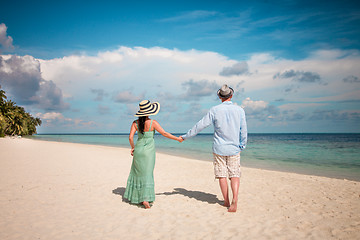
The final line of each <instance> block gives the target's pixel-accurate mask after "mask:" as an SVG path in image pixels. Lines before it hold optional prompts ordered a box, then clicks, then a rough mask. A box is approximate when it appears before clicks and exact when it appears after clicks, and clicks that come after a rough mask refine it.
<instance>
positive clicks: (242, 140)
mask: <svg viewBox="0 0 360 240" xmlns="http://www.w3.org/2000/svg"><path fill="white" fill-rule="evenodd" d="M233 94H234V90H233V89H232V88H231V87H228V86H227V85H226V84H225V85H223V86H222V87H221V88H220V89H219V90H218V92H217V95H218V96H219V98H220V99H221V101H222V103H221V104H220V105H217V106H214V107H212V108H211V109H210V110H209V112H208V113H207V114H206V115H205V116H204V117H203V118H202V119H201V120H200V121H199V122H198V123H197V124H195V126H194V127H193V128H192V129H190V130H189V131H188V132H187V133H186V134H185V135H183V136H181V137H182V138H183V139H184V140H185V139H187V138H190V137H194V136H195V135H197V134H198V133H199V132H201V131H202V130H203V129H204V128H206V127H208V126H209V125H211V124H213V125H214V142H213V156H214V172H215V177H216V178H217V179H219V184H220V189H221V192H222V194H223V197H224V206H225V207H228V208H229V209H228V211H229V212H236V210H237V201H238V193H239V186H240V175H241V172H240V152H241V151H242V150H243V149H244V148H245V146H246V142H247V126H246V119H245V112H244V110H243V109H242V108H241V107H240V106H237V105H234V104H233V103H232V102H231V98H232V96H233ZM227 177H229V178H230V182H231V190H232V193H233V198H232V202H231V204H230V201H229V193H228V183H227V179H226V178H227Z"/></svg>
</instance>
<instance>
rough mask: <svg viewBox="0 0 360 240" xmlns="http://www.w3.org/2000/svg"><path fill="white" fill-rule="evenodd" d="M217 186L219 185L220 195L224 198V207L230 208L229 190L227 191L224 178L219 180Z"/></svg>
mask: <svg viewBox="0 0 360 240" xmlns="http://www.w3.org/2000/svg"><path fill="white" fill-rule="evenodd" d="M219 184H220V189H221V193H222V195H223V197H224V206H225V207H230V201H229V190H228V183H227V180H226V178H224V177H221V178H219Z"/></svg>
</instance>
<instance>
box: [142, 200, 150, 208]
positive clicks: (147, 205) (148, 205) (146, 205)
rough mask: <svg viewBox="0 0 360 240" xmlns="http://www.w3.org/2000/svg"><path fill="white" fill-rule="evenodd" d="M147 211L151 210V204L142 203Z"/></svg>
mask: <svg viewBox="0 0 360 240" xmlns="http://www.w3.org/2000/svg"><path fill="white" fill-rule="evenodd" d="M142 204H143V205H144V206H145V208H146V209H148V208H151V207H150V204H149V202H145V201H144V202H142Z"/></svg>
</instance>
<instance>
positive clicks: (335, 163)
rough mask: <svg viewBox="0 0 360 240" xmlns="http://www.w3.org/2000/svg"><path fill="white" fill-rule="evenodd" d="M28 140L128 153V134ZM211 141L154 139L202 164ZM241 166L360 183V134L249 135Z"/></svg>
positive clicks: (208, 154) (48, 136)
mask: <svg viewBox="0 0 360 240" xmlns="http://www.w3.org/2000/svg"><path fill="white" fill-rule="evenodd" d="M174 135H176V136H178V135H181V134H174ZM30 138H32V139H36V140H46V141H57V142H72V143H83V144H94V145H104V146H112V147H123V148H129V149H130V145H129V141H128V134H37V135H34V136H32V137H30ZM135 139H136V137H135ZM212 141H213V135H212V134H199V135H197V136H195V137H193V138H191V139H188V140H186V141H184V142H182V143H178V142H176V141H173V140H169V139H167V138H165V137H163V136H161V135H155V143H156V149H157V152H163V153H167V154H171V155H176V156H181V157H187V158H192V159H197V160H204V161H212ZM241 165H242V166H245V167H252V168H260V169H268V170H276V171H286V172H294V173H300V174H309V175H317V176H325V177H332V178H340V179H348V180H355V181H360V134H347V133H345V134H341V133H337V134H315V133H307V134H298V133H296V134H289V133H282V134H273V133H272V134H259V133H257V134H249V136H248V144H247V146H246V149H245V150H244V151H243V152H242V153H241Z"/></svg>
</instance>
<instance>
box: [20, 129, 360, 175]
mask: <svg viewBox="0 0 360 240" xmlns="http://www.w3.org/2000/svg"><path fill="white" fill-rule="evenodd" d="M331 134H332V133H331ZM64 135H69V134H64ZM73 135H74V136H76V135H77V134H73ZM84 135H93V134H84ZM112 135H117V134H112ZM124 135H128V134H124ZM203 135H206V134H203ZM207 135H209V134H207ZM24 138H25V139H32V140H36V141H50V142H61V143H63V142H65V143H76V144H85V145H94V146H110V147H116V148H121V149H127V148H126V147H125V146H121V145H119V146H118V145H106V144H102V143H98V144H97V143H81V142H70V141H57V140H52V139H49V140H47V139H36V138H27V137H24ZM245 151H246V150H245ZM156 152H157V153H163V154H167V155H171V156H174V157H182V158H188V159H193V160H198V161H205V162H212V153H211V149H209V153H208V158H206V157H204V156H205V155H204V153H201V154H198V155H197V157H196V156H195V155H193V154H191V153H190V152H189V153H184V152H182V151H179V150H178V151H176V150H175V151H174V149H172V151H170V150H165V149H164V148H162V147H157V148H156ZM244 154H245V156H243V155H242V160H241V161H242V167H247V168H255V169H261V170H269V171H278V172H288V173H295V174H302V175H308V176H319V177H328V178H335V179H341V180H349V181H357V182H360V175H357V174H349V171H350V170H349V169H345V171H344V169H341V168H340V169H335V170H334V169H332V168H329V167H326V166H318V165H309V164H304V163H302V164H299V163H284V164H283V165H280V163H278V162H276V163H275V162H272V161H270V162H266V161H259V160H258V159H256V158H251V157H249V156H246V152H245V153H244Z"/></svg>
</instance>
